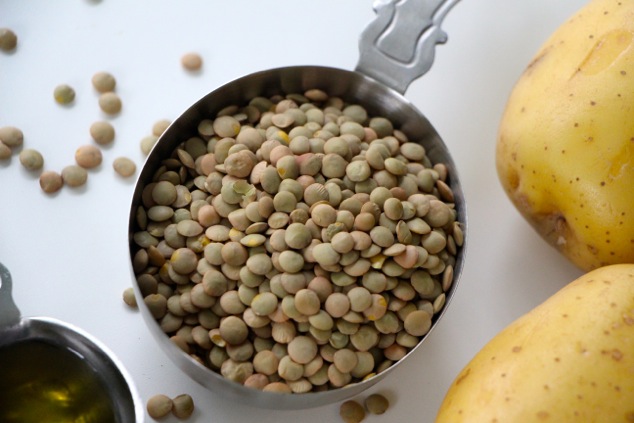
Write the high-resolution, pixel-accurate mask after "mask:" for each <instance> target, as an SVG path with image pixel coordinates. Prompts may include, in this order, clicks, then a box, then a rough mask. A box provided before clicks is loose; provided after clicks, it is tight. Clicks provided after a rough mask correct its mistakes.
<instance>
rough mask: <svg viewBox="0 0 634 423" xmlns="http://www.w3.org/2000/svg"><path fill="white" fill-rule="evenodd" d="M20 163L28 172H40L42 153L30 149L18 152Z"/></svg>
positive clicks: (42, 159)
mask: <svg viewBox="0 0 634 423" xmlns="http://www.w3.org/2000/svg"><path fill="white" fill-rule="evenodd" d="M20 163H22V166H24V167H25V168H26V169H28V170H33V171H35V170H40V169H42V167H43V166H44V157H43V156H42V153H40V152H39V151H37V150H34V149H32V148H25V149H24V150H22V151H20Z"/></svg>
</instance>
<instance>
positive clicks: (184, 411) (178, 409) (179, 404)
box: [172, 394, 194, 420]
mask: <svg viewBox="0 0 634 423" xmlns="http://www.w3.org/2000/svg"><path fill="white" fill-rule="evenodd" d="M172 403H173V406H172V413H173V414H174V416H176V417H177V418H179V419H181V420H185V419H188V418H190V417H191V415H192V414H193V413H194V400H193V398H192V397H191V396H190V395H189V394H181V395H178V396H176V397H175V398H174V399H172Z"/></svg>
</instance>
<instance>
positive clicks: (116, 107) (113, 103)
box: [99, 92, 122, 115]
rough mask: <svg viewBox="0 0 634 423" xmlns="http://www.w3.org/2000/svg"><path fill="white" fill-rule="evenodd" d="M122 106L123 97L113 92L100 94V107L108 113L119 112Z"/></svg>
mask: <svg viewBox="0 0 634 423" xmlns="http://www.w3.org/2000/svg"><path fill="white" fill-rule="evenodd" d="M121 106H122V105H121V98H120V97H119V96H118V95H117V94H115V93H113V92H106V93H103V94H101V95H100V96H99V108H100V109H101V110H102V111H103V112H104V113H106V114H108V115H116V114H117V113H119V112H120V111H121Z"/></svg>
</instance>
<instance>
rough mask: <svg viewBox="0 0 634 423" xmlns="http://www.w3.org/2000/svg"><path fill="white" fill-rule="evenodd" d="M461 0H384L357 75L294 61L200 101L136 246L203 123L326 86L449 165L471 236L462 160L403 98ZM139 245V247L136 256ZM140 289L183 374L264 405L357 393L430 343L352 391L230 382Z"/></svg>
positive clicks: (175, 139)
mask: <svg viewBox="0 0 634 423" xmlns="http://www.w3.org/2000/svg"><path fill="white" fill-rule="evenodd" d="M457 2H458V0H404V1H398V2H397V1H395V0H387V1H386V0H382V1H381V0H379V1H376V2H375V4H374V9H375V11H376V13H377V17H376V19H375V20H374V21H373V22H371V23H370V25H369V26H368V27H367V28H366V29H365V30H364V31H363V33H362V35H361V39H360V60H359V62H358V65H357V67H356V70H355V71H354V72H353V71H348V70H342V69H336V68H330V67H322V66H293V67H284V68H278V69H271V70H265V71H262V72H256V73H253V74H250V75H247V76H244V77H242V78H239V79H236V80H234V81H232V82H229V83H228V84H225V85H223V86H221V87H220V88H217V89H216V90H214V91H212V92H210V93H209V94H207V95H206V96H204V97H203V98H202V99H200V100H199V101H198V102H196V103H195V104H194V105H192V106H191V107H190V108H189V109H187V110H186V111H185V112H184V113H183V114H182V115H181V116H180V117H178V118H177V119H176V120H175V121H174V122H173V123H172V124H171V126H170V127H169V128H168V129H167V130H166V131H165V133H164V134H163V135H162V136H161V137H160V139H159V140H158V142H157V144H156V145H155V146H154V148H153V150H152V151H151V152H150V154H149V156H148V158H147V161H146V163H145V165H144V166H143V169H142V171H141V173H140V175H139V178H138V180H137V183H136V187H135V191H134V194H133V198H132V204H131V213H130V220H129V222H130V223H129V239H130V246H131V248H132V244H133V242H132V241H131V240H132V235H133V234H134V232H135V231H136V220H135V218H136V212H137V208H138V206H139V205H140V204H142V200H141V196H142V192H143V188H144V187H145V185H146V183H149V181H150V180H151V178H152V176H153V174H154V173H155V172H156V170H157V169H158V168H159V167H160V165H161V162H162V161H163V160H164V159H166V158H168V157H170V155H171V154H172V152H173V151H174V149H175V148H176V147H177V146H178V144H180V143H181V142H182V141H183V140H186V139H188V138H189V137H192V136H196V135H197V126H198V123H199V122H200V121H201V120H203V119H207V118H209V117H211V116H215V114H216V113H217V112H218V111H219V110H221V109H222V108H223V107H225V106H228V105H232V104H245V103H246V102H247V101H248V100H250V99H252V98H253V97H256V96H264V97H267V96H271V95H274V94H280V93H302V92H304V91H306V90H307V89H312V88H318V89H321V90H323V91H325V92H327V93H328V94H329V95H330V96H338V97H341V98H343V99H344V100H346V101H350V102H355V103H357V104H361V105H363V106H364V107H365V108H366V110H367V111H368V113H369V114H370V115H375V116H384V117H386V118H388V119H389V120H390V121H392V122H393V123H394V127H395V128H399V129H401V130H402V131H403V132H404V133H405V134H406V135H407V136H408V137H409V139H410V140H412V141H415V142H419V143H421V144H422V145H423V146H424V147H425V150H426V153H427V155H428V157H429V158H430V159H431V161H432V162H433V163H444V164H445V165H446V166H447V169H448V174H449V179H448V183H449V185H450V186H451V188H452V191H453V194H454V198H455V207H456V210H457V221H458V222H459V223H460V225H461V227H462V229H463V231H464V232H465V233H466V230H467V216H466V205H465V199H464V195H463V192H462V187H461V185H460V181H459V179H458V172H457V170H456V166H455V164H454V161H453V159H452V157H451V155H450V153H449V151H448V149H447V147H446V146H445V144H444V142H443V141H442V139H441V138H440V136H439V135H438V133H437V132H436V130H435V129H434V128H433V126H432V125H431V124H430V123H429V121H428V120H427V119H426V118H425V117H424V116H423V115H422V114H421V112H419V111H418V110H417V109H416V107H415V106H414V105H413V104H411V103H410V102H409V101H407V99H405V98H404V97H403V94H404V92H405V90H406V89H407V87H408V86H409V84H410V83H411V82H412V81H413V80H414V79H416V78H418V77H419V76H421V75H423V74H424V73H425V72H427V71H428V70H429V68H430V67H431V64H432V62H433V58H434V49H435V45H436V44H440V43H444V42H445V41H446V40H447V37H446V35H445V33H444V32H443V31H442V30H441V28H440V26H441V23H442V20H443V19H444V17H445V15H446V14H447V13H448V12H449V10H450V9H451V8H452V7H453V6H454V5H455V4H456V3H457ZM465 248H466V243H465V244H463V246H462V248H461V249H460V250H459V252H458V255H457V257H456V264H455V267H454V282H453V284H452V286H451V288H450V289H449V290H448V291H447V292H446V303H445V306H444V308H443V309H442V310H441V311H440V312H439V313H437V314H436V315H435V316H434V319H433V325H432V330H433V329H434V327H435V326H436V324H437V322H438V320H439V318H440V317H441V316H442V315H443V314H444V312H445V310H446V309H447V305H448V303H449V302H450V300H451V298H452V296H453V293H454V292H455V290H456V287H457V282H458V279H459V276H460V273H461V271H462V267H463V263H464V254H465ZM132 250H133V248H132V249H131V256H132V257H133V255H134V251H132ZM132 257H131V262H132ZM133 276H134V275H133ZM133 286H134V290H135V293H136V296H137V298H138V299H139V301H138V302H139V307H140V311H141V313H142V315H143V318H144V319H145V322H146V324H147V326H148V328H149V329H150V331H151V333H152V334H153V336H154V337H155V339H156V341H157V342H158V343H159V344H160V346H161V347H162V349H163V350H164V351H165V352H166V354H167V355H168V356H169V357H170V359H171V360H172V361H173V362H174V363H175V364H176V365H177V366H178V367H179V368H180V369H181V370H182V371H183V372H185V373H186V374H187V375H188V376H190V377H191V378H192V379H194V380H195V381H197V382H198V383H199V384H201V385H202V386H204V387H206V388H208V389H209V390H210V391H211V392H213V393H215V394H218V395H221V396H223V397H226V398H229V399H232V400H236V401H238V402H242V403H246V404H249V405H253V406H259V407H263V408H273V409H302V408H310V407H317V406H320V405H324V404H328V403H333V402H337V401H342V400H344V399H346V398H349V397H352V396H354V395H357V394H359V393H360V392H362V391H364V390H366V389H368V388H369V387H371V386H372V385H374V384H375V383H377V382H378V381H380V380H381V379H383V378H384V377H385V376H386V375H387V374H389V373H390V372H391V371H392V370H393V369H394V368H395V367H396V366H397V365H398V364H400V363H401V362H403V361H405V360H413V359H415V355H416V351H417V350H418V349H419V347H420V345H421V343H422V341H421V342H419V344H418V345H417V346H416V347H414V348H413V349H412V350H411V351H410V352H409V353H408V355H407V356H405V357H404V358H403V359H401V360H400V361H398V362H397V363H395V364H394V365H393V366H391V367H390V368H389V369H387V370H386V371H384V372H381V373H379V374H378V375H376V376H374V377H372V378H370V379H368V380H365V381H363V382H360V383H356V384H353V385H349V386H346V387H344V388H340V389H334V390H330V391H323V392H315V393H307V394H276V393H269V392H262V391H259V390H256V389H251V388H246V387H244V386H242V385H240V384H237V383H234V382H232V381H229V380H227V379H225V378H223V377H222V376H221V375H220V374H219V373H217V372H214V371H212V370H211V369H209V368H207V367H205V366H203V365H202V364H200V363H199V362H197V361H196V360H194V359H192V358H191V357H190V356H188V355H187V354H185V353H184V352H183V351H182V350H181V349H179V348H178V347H177V346H176V345H175V344H174V343H173V342H172V341H170V340H169V338H168V336H166V334H165V333H164V332H163V331H162V330H161V328H160V326H159V324H158V322H157V321H156V320H154V318H153V317H152V315H151V313H150V311H149V309H148V308H147V306H145V304H144V303H143V296H142V294H141V291H140V289H139V287H138V285H137V284H136V282H135V283H133ZM426 337H427V335H425V338H426ZM423 340H424V339H423ZM421 365H424V363H421Z"/></svg>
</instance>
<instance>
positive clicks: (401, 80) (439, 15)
mask: <svg viewBox="0 0 634 423" xmlns="http://www.w3.org/2000/svg"><path fill="white" fill-rule="evenodd" d="M458 1H459V0H401V1H399V0H375V1H374V6H373V8H374V11H375V12H376V14H377V17H376V18H375V19H374V20H373V21H372V22H371V23H370V24H369V25H368V26H367V28H366V29H365V30H364V31H363V32H362V33H361V38H360V40H359V53H360V54H359V62H358V63H357V67H356V69H355V70H356V71H358V72H360V73H362V74H364V75H366V76H369V77H371V78H374V79H376V80H377V81H379V82H381V83H383V84H385V85H387V86H388V87H390V88H393V89H394V90H396V91H398V92H399V93H401V94H405V91H406V90H407V87H408V86H409V84H410V83H411V82H412V81H414V80H415V79H416V78H418V77H420V76H422V75H424V74H425V73H426V72H427V71H428V70H429V69H430V68H431V65H432V63H433V62H434V49H435V47H436V44H444V43H445V42H446V41H447V34H446V33H445V32H444V31H443V30H442V29H441V28H440V25H441V24H442V21H443V19H444V18H445V15H447V13H448V12H449V10H451V8H452V7H453V6H454V5H455V4H456V3H458Z"/></svg>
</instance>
